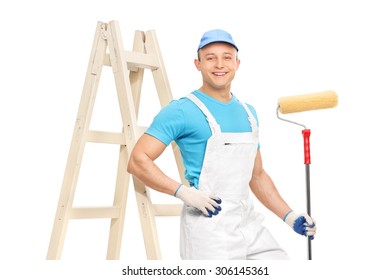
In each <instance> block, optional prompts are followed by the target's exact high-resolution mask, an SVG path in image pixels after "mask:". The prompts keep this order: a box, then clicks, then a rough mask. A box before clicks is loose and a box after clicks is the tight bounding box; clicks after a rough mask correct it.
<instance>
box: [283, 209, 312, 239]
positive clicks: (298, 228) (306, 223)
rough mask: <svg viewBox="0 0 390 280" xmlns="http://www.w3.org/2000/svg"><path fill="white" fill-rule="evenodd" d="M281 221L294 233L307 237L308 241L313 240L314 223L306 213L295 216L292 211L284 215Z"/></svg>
mask: <svg viewBox="0 0 390 280" xmlns="http://www.w3.org/2000/svg"><path fill="white" fill-rule="evenodd" d="M283 221H285V222H286V224H288V225H289V226H290V227H291V228H292V229H293V230H294V231H295V232H296V233H298V234H301V235H304V236H308V237H309V238H310V240H313V239H314V235H315V234H316V230H317V227H316V223H315V221H314V220H313V219H312V218H311V217H310V216H309V215H308V214H306V213H302V214H299V215H297V214H296V213H295V212H294V211H290V212H288V213H287V214H286V216H285V217H284V219H283Z"/></svg>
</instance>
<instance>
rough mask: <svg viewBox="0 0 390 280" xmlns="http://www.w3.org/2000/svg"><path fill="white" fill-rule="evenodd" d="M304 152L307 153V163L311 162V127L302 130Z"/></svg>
mask: <svg viewBox="0 0 390 280" xmlns="http://www.w3.org/2000/svg"><path fill="white" fill-rule="evenodd" d="M302 135H303V144H304V153H305V164H310V163H311V162H310V129H304V130H302Z"/></svg>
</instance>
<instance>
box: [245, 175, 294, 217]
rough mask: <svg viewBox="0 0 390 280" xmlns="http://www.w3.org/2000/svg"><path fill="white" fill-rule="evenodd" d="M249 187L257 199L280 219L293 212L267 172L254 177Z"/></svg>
mask: <svg viewBox="0 0 390 280" xmlns="http://www.w3.org/2000/svg"><path fill="white" fill-rule="evenodd" d="M249 185H250V187H251V190H252V192H253V193H254V195H255V196H256V197H257V199H258V200H259V201H260V202H261V203H262V204H263V205H264V206H265V207H267V209H269V210H270V211H272V212H273V213H274V214H275V215H277V216H278V217H279V218H281V219H283V217H284V216H285V215H286V213H287V212H288V211H290V210H291V208H290V207H289V206H288V205H287V203H286V202H285V201H284V199H283V198H282V197H281V195H280V194H279V192H278V190H277V189H276V187H275V185H274V183H273V181H272V179H271V178H270V177H269V175H268V174H267V173H266V172H265V171H263V172H261V174H259V175H258V176H256V177H253V178H252V180H251V181H250V183H249Z"/></svg>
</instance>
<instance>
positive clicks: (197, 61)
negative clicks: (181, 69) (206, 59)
mask: <svg viewBox="0 0 390 280" xmlns="http://www.w3.org/2000/svg"><path fill="white" fill-rule="evenodd" d="M194 64H195V67H196V69H198V71H200V61H199V60H198V59H197V58H195V59H194Z"/></svg>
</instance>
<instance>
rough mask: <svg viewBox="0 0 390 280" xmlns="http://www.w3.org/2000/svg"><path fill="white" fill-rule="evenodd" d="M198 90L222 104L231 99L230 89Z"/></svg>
mask: <svg viewBox="0 0 390 280" xmlns="http://www.w3.org/2000/svg"><path fill="white" fill-rule="evenodd" d="M199 90H200V91H201V92H203V93H205V94H207V95H208V96H210V97H212V98H214V99H216V100H218V101H221V102H224V103H226V102H229V101H230V100H231V99H232V95H231V93H230V88H226V89H220V90H218V89H209V88H206V87H204V86H202V87H200V88H199Z"/></svg>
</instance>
